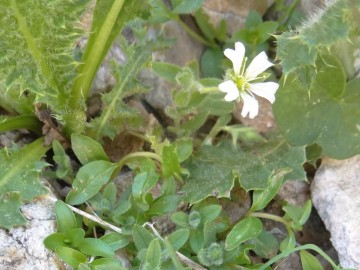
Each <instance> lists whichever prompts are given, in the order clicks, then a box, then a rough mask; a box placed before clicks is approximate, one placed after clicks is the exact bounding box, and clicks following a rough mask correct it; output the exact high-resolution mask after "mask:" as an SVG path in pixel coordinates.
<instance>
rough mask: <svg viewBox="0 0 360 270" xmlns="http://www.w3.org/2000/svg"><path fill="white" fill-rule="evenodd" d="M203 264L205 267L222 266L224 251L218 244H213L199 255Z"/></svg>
mask: <svg viewBox="0 0 360 270" xmlns="http://www.w3.org/2000/svg"><path fill="white" fill-rule="evenodd" d="M198 258H199V261H200V263H201V264H203V265H205V266H220V265H222V264H223V262H224V250H223V247H221V246H220V245H219V244H218V243H212V244H211V245H210V246H209V247H208V248H206V249H202V250H200V251H199V253H198Z"/></svg>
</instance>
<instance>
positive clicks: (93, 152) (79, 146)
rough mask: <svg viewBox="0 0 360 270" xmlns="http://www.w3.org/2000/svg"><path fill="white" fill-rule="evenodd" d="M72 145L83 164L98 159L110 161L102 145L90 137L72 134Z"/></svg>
mask: <svg viewBox="0 0 360 270" xmlns="http://www.w3.org/2000/svg"><path fill="white" fill-rule="evenodd" d="M71 146H72V150H73V151H74V153H75V155H76V157H77V158H78V159H79V161H80V162H81V164H82V165H85V164H87V163H89V162H92V161H96V160H105V161H109V157H108V156H107V155H106V153H105V151H104V149H103V148H102V146H101V145H100V144H99V143H98V142H97V141H95V140H93V139H91V138H90V137H87V136H84V135H80V134H72V135H71Z"/></svg>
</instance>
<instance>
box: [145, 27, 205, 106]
mask: <svg viewBox="0 0 360 270" xmlns="http://www.w3.org/2000/svg"><path fill="white" fill-rule="evenodd" d="M189 24H191V21H190V22H189ZM164 36H165V37H166V38H173V39H175V40H174V44H173V46H172V47H171V48H169V49H167V50H164V51H159V52H154V53H153V59H154V60H155V61H162V62H168V63H171V64H175V65H179V66H184V65H186V64H187V63H189V62H191V61H193V60H196V61H199V59H200V56H201V54H202V52H203V50H204V46H203V45H202V44H201V43H199V42H198V41H196V40H194V39H193V38H192V37H190V36H189V35H188V34H187V32H186V31H185V30H184V29H183V28H182V27H181V26H180V25H179V24H178V23H177V22H174V21H169V22H166V23H165V25H164ZM142 78H143V79H144V80H146V82H145V84H148V85H150V86H151V88H152V91H151V92H149V93H148V94H146V95H145V100H146V102H148V103H149V104H150V105H151V106H152V107H153V108H155V109H161V110H162V109H164V108H165V107H167V106H169V105H171V104H172V97H171V89H172V88H173V87H174V86H173V85H172V84H170V83H168V82H167V81H165V80H163V79H161V78H159V77H157V76H155V75H153V74H152V73H151V72H146V73H142Z"/></svg>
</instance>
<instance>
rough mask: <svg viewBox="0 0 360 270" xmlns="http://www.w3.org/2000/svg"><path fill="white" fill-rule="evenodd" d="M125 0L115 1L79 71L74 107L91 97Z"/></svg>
mask: <svg viewBox="0 0 360 270" xmlns="http://www.w3.org/2000/svg"><path fill="white" fill-rule="evenodd" d="M124 2H125V0H115V1H114V3H113V5H112V7H111V9H110V11H109V13H108V15H107V17H106V19H105V21H104V23H103V24H102V26H101V27H100V29H99V31H98V32H97V33H96V35H97V36H96V38H95V40H94V43H93V44H92V46H91V49H90V51H89V53H88V54H87V55H88V56H90V57H89V58H88V59H85V63H84V64H83V65H81V67H80V69H79V73H78V74H79V76H78V77H77V78H76V80H75V83H74V85H73V88H72V90H71V101H70V103H71V104H70V105H71V106H72V107H76V106H79V104H81V103H82V102H81V100H82V99H86V98H87V97H88V95H89V91H90V87H91V84H92V82H93V79H94V77H95V74H96V71H97V69H98V66H99V64H100V61H101V60H102V56H103V55H104V50H105V48H106V44H107V40H108V39H109V37H110V35H111V31H112V29H113V27H114V25H115V23H116V20H117V17H118V15H119V13H120V11H121V9H122V7H123V4H124Z"/></svg>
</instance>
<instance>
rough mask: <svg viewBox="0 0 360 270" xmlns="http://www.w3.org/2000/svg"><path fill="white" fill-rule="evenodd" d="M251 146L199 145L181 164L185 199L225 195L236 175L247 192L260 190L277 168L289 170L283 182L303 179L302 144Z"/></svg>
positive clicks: (226, 195) (227, 193)
mask: <svg viewBox="0 0 360 270" xmlns="http://www.w3.org/2000/svg"><path fill="white" fill-rule="evenodd" d="M254 149H256V150H255V151H254V150H246V151H244V150H241V149H238V148H236V147H235V146H233V145H231V144H230V143H228V142H224V143H222V144H221V145H220V146H218V147H214V146H208V145H205V146H203V147H202V148H201V149H200V151H199V153H198V154H197V155H196V156H195V157H192V158H190V159H189V161H187V162H186V163H185V167H186V168H187V169H188V170H189V172H190V177H189V178H188V179H186V184H185V186H184V188H183V191H184V192H185V193H186V197H185V199H186V200H187V201H188V202H189V203H195V202H198V201H201V200H203V199H205V198H206V197H208V196H216V197H228V196H229V193H230V190H231V188H232V187H233V185H234V180H235V179H236V178H239V182H240V184H241V186H242V187H243V188H244V189H245V190H247V191H248V190H264V189H266V188H267V186H268V181H269V179H270V177H271V176H272V175H273V173H274V172H275V171H276V170H279V169H281V168H290V169H292V171H291V173H289V174H287V175H286V176H285V177H284V181H285V180H287V179H305V173H304V171H303V169H302V164H303V163H304V162H305V151H304V147H289V146H288V145H287V144H286V143H285V141H284V140H282V141H280V142H279V140H274V141H270V142H268V143H265V144H259V145H256V147H254Z"/></svg>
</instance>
